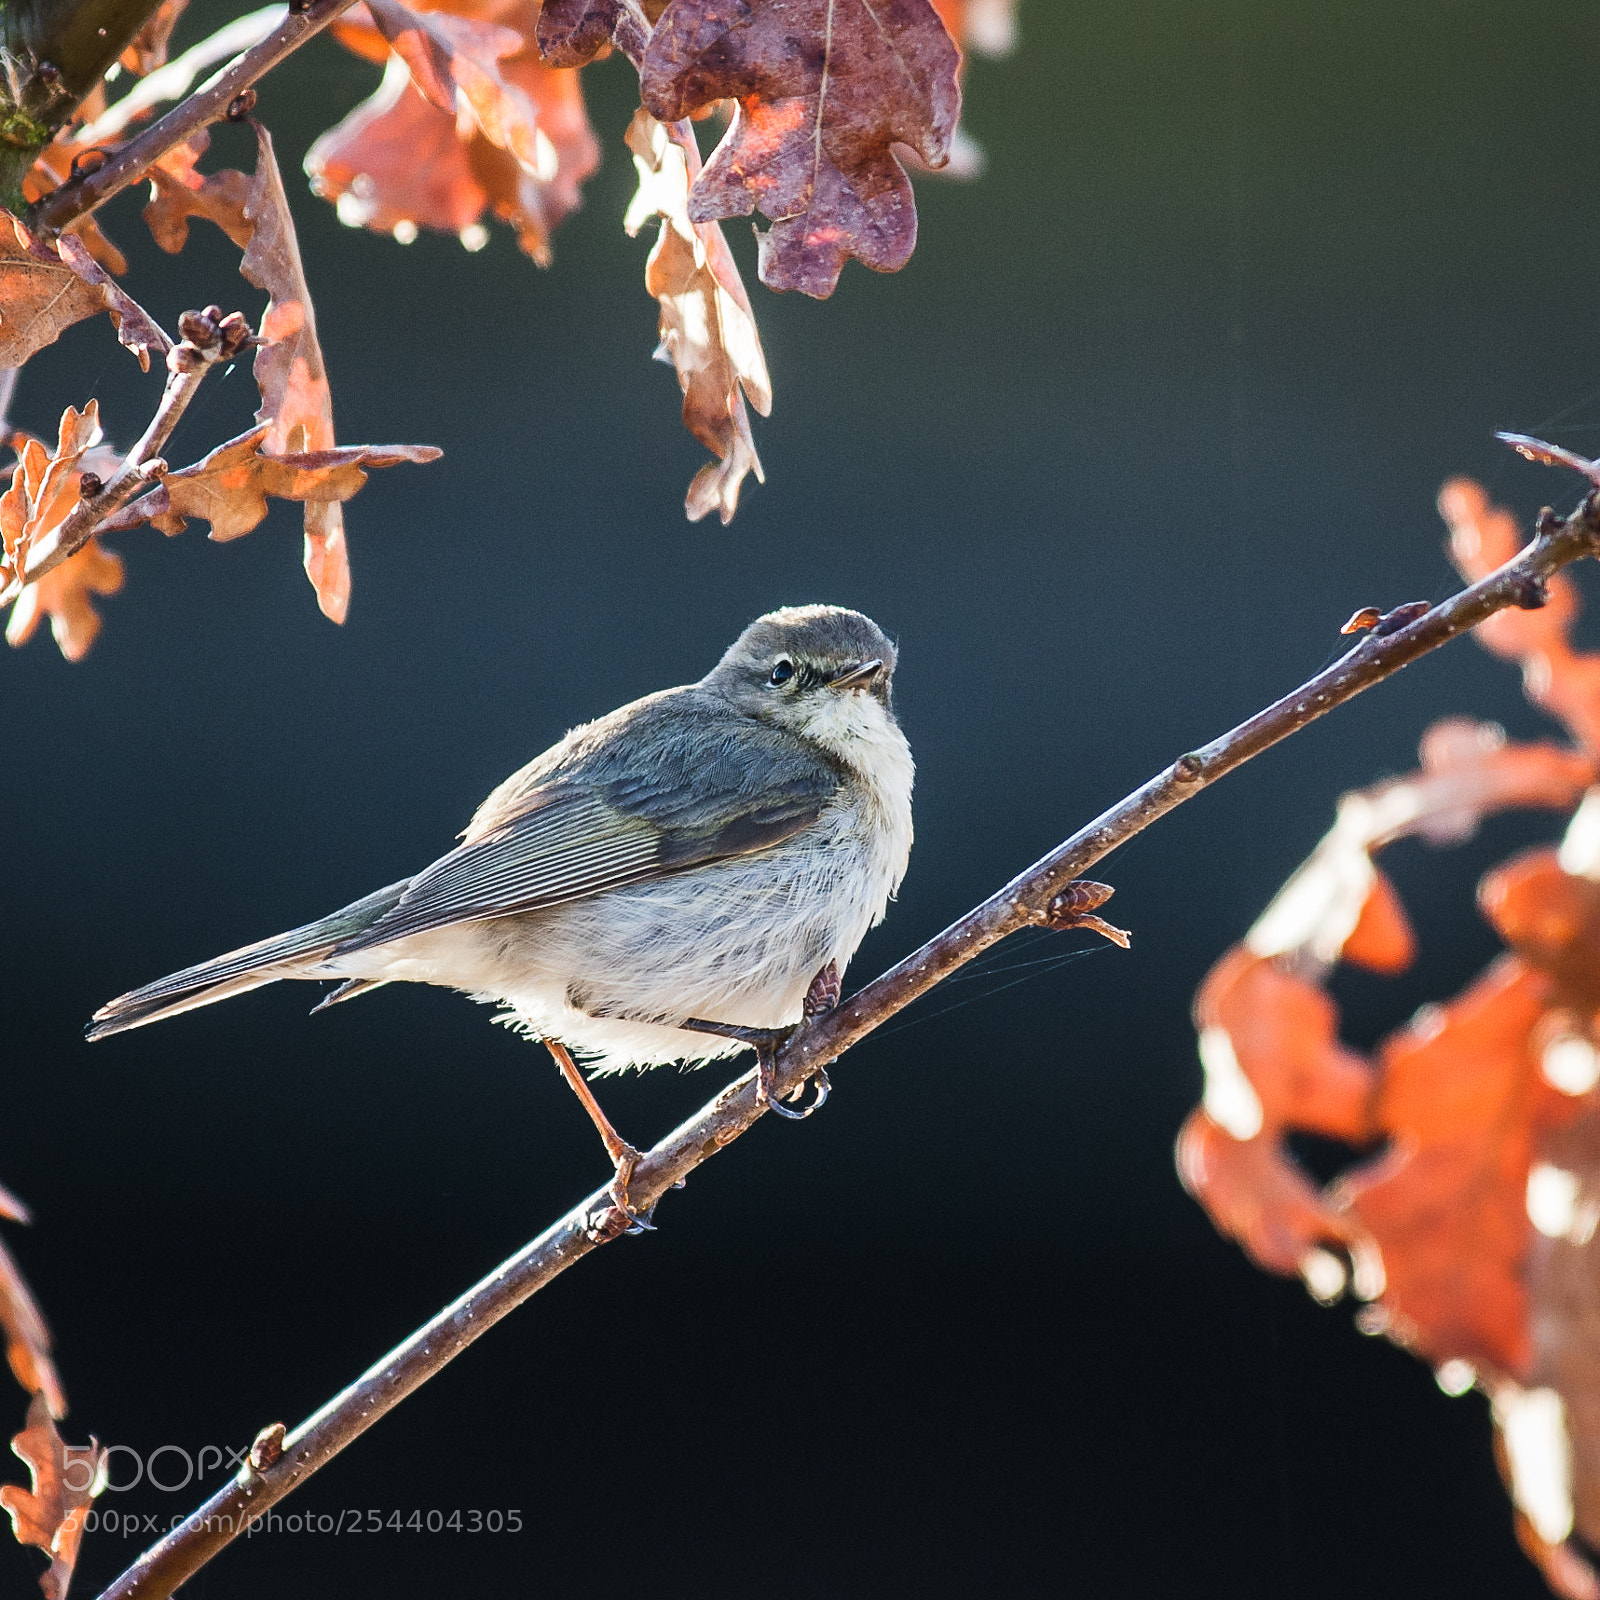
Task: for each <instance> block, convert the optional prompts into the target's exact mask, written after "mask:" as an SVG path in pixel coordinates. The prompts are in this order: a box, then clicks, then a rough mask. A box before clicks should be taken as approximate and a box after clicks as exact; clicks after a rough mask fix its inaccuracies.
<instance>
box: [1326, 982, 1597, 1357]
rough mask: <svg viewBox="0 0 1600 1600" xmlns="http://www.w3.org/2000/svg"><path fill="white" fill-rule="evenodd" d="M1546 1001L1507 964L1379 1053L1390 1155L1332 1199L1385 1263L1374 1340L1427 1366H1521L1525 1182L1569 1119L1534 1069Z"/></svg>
mask: <svg viewBox="0 0 1600 1600" xmlns="http://www.w3.org/2000/svg"><path fill="white" fill-rule="evenodd" d="M1549 1001H1550V986H1549V983H1548V981H1547V980H1546V979H1545V977H1544V976H1543V975H1542V974H1540V973H1539V972H1537V971H1535V970H1534V969H1533V968H1531V967H1529V966H1528V965H1527V964H1526V963H1525V962H1523V961H1521V960H1519V959H1518V958H1517V957H1516V956H1504V957H1502V958H1501V959H1500V960H1499V961H1497V962H1496V963H1495V964H1494V965H1493V966H1492V967H1491V968H1490V969H1489V971H1488V972H1486V973H1485V974H1484V975H1483V976H1482V977H1481V978H1480V979H1479V980H1478V981H1477V982H1476V983H1474V984H1472V985H1471V986H1470V987H1469V988H1468V989H1467V990H1466V991H1465V993H1463V994H1461V995H1459V996H1458V997H1457V998H1456V999H1455V1000H1453V1001H1451V1002H1450V1003H1449V1004H1448V1005H1446V1006H1442V1007H1437V1008H1430V1009H1429V1010H1427V1011H1426V1012H1424V1013H1423V1015H1422V1016H1421V1017H1420V1018H1419V1019H1418V1020H1417V1021H1416V1022H1414V1023H1413V1024H1412V1025H1411V1026H1410V1027H1407V1028H1404V1029H1402V1030H1401V1031H1400V1032H1399V1033H1397V1034H1395V1035H1394V1036H1393V1037H1391V1038H1390V1039H1389V1040H1387V1041H1386V1042H1385V1044H1384V1045H1383V1047H1382V1048H1381V1050H1380V1052H1379V1061H1380V1072H1381V1076H1382V1085H1381V1087H1380V1089H1379V1091H1378V1102H1377V1120H1378V1123H1379V1125H1380V1126H1381V1128H1382V1130H1383V1131H1384V1133H1386V1134H1387V1135H1388V1136H1389V1139H1390V1141H1391V1143H1390V1147H1389V1149H1388V1151H1387V1152H1386V1153H1385V1154H1384V1155H1382V1156H1381V1157H1379V1158H1378V1159H1377V1160H1376V1161H1374V1162H1372V1163H1370V1164H1368V1165H1366V1166H1364V1167H1361V1168H1358V1169H1356V1170H1355V1171H1353V1172H1350V1173H1347V1174H1346V1175H1345V1176H1344V1178H1343V1179H1341V1181H1340V1185H1339V1190H1338V1193H1339V1198H1340V1199H1341V1200H1342V1201H1343V1202H1344V1203H1345V1204H1347V1205H1348V1206H1349V1207H1350V1209H1351V1211H1352V1212H1353V1214H1354V1215H1355V1216H1357V1217H1358V1218H1359V1219H1360V1221H1361V1222H1362V1224H1363V1225H1364V1226H1365V1227H1366V1229H1367V1230H1368V1232H1369V1233H1371V1235H1372V1236H1373V1238H1374V1239H1375V1240H1376V1242H1377V1245H1378V1249H1379V1251H1380V1252H1381V1254H1382V1258H1383V1268H1384V1279H1385V1289H1384V1293H1383V1297H1382V1307H1383V1312H1384V1315H1385V1318H1386V1328H1385V1331H1387V1332H1388V1333H1389V1334H1390V1336H1391V1337H1392V1338H1394V1339H1396V1340H1398V1341H1399V1342H1400V1343H1402V1344H1404V1345H1406V1346H1407V1347H1408V1348H1410V1349H1413V1350H1415V1351H1417V1352H1418V1354H1420V1355H1422V1356H1424V1357H1425V1358H1426V1359H1427V1360H1429V1361H1430V1362H1432V1363H1433V1364H1434V1365H1435V1366H1438V1365H1440V1364H1442V1363H1444V1362H1446V1361H1465V1362H1467V1363H1469V1364H1470V1365H1471V1366H1472V1367H1474V1368H1475V1369H1477V1370H1479V1371H1487V1372H1489V1373H1492V1374H1495V1375H1497V1376H1506V1377H1511V1378H1513V1379H1522V1378H1525V1377H1526V1376H1527V1374H1528V1371H1529V1368H1530V1366H1531V1362H1532V1357H1533V1340H1532V1333H1531V1329H1530V1327H1529V1322H1528V1302H1527V1290H1526V1284H1525V1281H1524V1269H1525V1266H1526V1261H1527V1252H1528V1248H1529V1245H1530V1243H1531V1240H1532V1230H1531V1228H1530V1226H1529V1222H1528V1211H1527V1189H1528V1175H1529V1172H1530V1171H1531V1170H1532V1167H1533V1164H1534V1159H1535V1155H1536V1153H1537V1150H1538V1148H1539V1143H1540V1140H1541V1138H1542V1136H1543V1134H1544V1133H1545V1131H1546V1130H1547V1129H1549V1128H1553V1127H1557V1126H1560V1125H1561V1124H1562V1123H1563V1122H1564V1121H1568V1120H1570V1119H1571V1117H1572V1116H1573V1115H1574V1114H1575V1102H1574V1101H1573V1099H1572V1098H1571V1097H1570V1096H1567V1095H1564V1094H1562V1093H1561V1092H1560V1091H1559V1090H1557V1089H1555V1088H1553V1087H1552V1086H1551V1085H1550V1084H1549V1083H1548V1082H1547V1081H1546V1080H1545V1079H1544V1077H1543V1076H1542V1075H1541V1073H1540V1071H1539V1054H1538V1051H1537V1049H1536V1047H1535V1045H1536V1031H1537V1029H1538V1028H1539V1025H1540V1023H1541V1021H1542V1019H1543V1018H1544V1015H1545V1013H1546V1011H1547V1010H1548V1008H1549Z"/></svg>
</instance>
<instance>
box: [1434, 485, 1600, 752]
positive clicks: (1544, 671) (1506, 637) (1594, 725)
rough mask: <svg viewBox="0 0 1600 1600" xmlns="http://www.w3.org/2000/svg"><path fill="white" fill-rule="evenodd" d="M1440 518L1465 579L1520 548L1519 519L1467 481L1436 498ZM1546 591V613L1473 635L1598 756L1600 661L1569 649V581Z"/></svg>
mask: <svg viewBox="0 0 1600 1600" xmlns="http://www.w3.org/2000/svg"><path fill="white" fill-rule="evenodd" d="M1439 514H1440V516H1442V517H1443V518H1444V521H1445V525H1446V526H1447V527H1448V528H1449V530H1450V558H1451V560H1452V561H1454V562H1455V564H1456V567H1457V569H1458V570H1459V571H1460V572H1461V573H1462V575H1463V576H1464V577H1466V578H1468V579H1471V580H1474V581H1475V580H1476V579H1478V578H1481V577H1484V576H1485V575H1487V574H1488V573H1490V572H1493V571H1494V570H1495V569H1496V568H1497V567H1500V566H1503V565H1504V564H1505V563H1506V562H1507V561H1509V560H1510V559H1511V558H1512V557H1513V556H1514V555H1516V553H1517V551H1518V550H1520V549H1521V548H1522V542H1523V541H1522V537H1521V534H1520V533H1519V531H1518V528H1517V524H1516V519H1515V518H1514V517H1513V516H1512V515H1511V513H1510V512H1508V511H1506V510H1504V509H1502V508H1501V507H1498V506H1491V505H1490V504H1489V497H1488V496H1487V495H1486V494H1485V493H1484V491H1483V490H1482V488H1480V487H1479V486H1478V485H1477V484H1475V483H1473V482H1471V481H1470V480H1469V479H1466V478H1456V479H1453V480H1452V481H1451V482H1449V483H1447V484H1446V485H1445V486H1444V488H1443V489H1441V490H1440V491H1439ZM1546 587H1547V593H1548V599H1547V601H1546V603H1545V604H1544V605H1543V606H1542V607H1539V608H1537V609H1534V610H1528V611H1522V610H1511V611H1500V612H1497V613H1496V614H1495V615H1494V616H1492V617H1489V618H1488V619H1487V620H1485V621H1483V622H1480V623H1479V624H1478V626H1477V628H1476V629H1475V630H1474V632H1475V633H1476V635H1477V637H1478V641H1479V643H1481V644H1483V645H1485V646H1486V647H1487V648H1488V649H1490V650H1492V651H1493V652H1494V653H1495V654H1496V655H1497V656H1503V657H1505V658H1506V659H1508V660H1512V661H1517V662H1520V663H1521V666H1522V686H1523V689H1524V691H1525V693H1526V694H1527V696H1528V698H1529V699H1530V700H1531V701H1532V702H1533V703H1534V704H1535V705H1536V706H1539V707H1540V708H1541V709H1543V710H1545V711H1548V712H1549V713H1550V714H1551V715H1552V716H1554V717H1556V718H1558V719H1559V720H1560V721H1561V722H1563V723H1565V724H1566V726H1567V728H1568V729H1569V730H1570V732H1571V733H1572V735H1573V737H1574V738H1575V739H1577V741H1578V742H1579V743H1580V744H1581V745H1582V746H1583V747H1584V749H1586V750H1588V751H1589V752H1590V753H1591V754H1593V755H1600V655H1591V654H1581V653H1579V652H1578V651H1575V650H1574V649H1573V648H1572V644H1571V639H1570V630H1571V628H1572V624H1573V623H1574V622H1575V621H1576V620H1577V616H1578V610H1579V600H1578V591H1577V587H1576V585H1574V583H1573V582H1572V579H1571V578H1570V577H1568V576H1567V574H1566V573H1564V572H1558V573H1556V574H1555V576H1553V577H1552V578H1551V579H1550V580H1549V583H1548V585H1547V586H1546Z"/></svg>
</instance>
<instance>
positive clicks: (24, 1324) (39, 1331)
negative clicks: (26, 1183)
mask: <svg viewBox="0 0 1600 1600" xmlns="http://www.w3.org/2000/svg"><path fill="white" fill-rule="evenodd" d="M0 1217H6V1218H8V1219H9V1220H10V1221H12V1222H28V1221H29V1220H31V1219H30V1218H29V1216H28V1208H27V1207H26V1206H25V1205H23V1203H22V1202H21V1201H20V1200H19V1199H17V1197H16V1196H15V1195H14V1194H12V1193H11V1192H10V1190H8V1189H5V1188H3V1187H0ZM0 1332H3V1333H4V1334H5V1340H6V1360H7V1361H8V1362H9V1363H10V1366H11V1370H12V1372H13V1373H14V1374H15V1375H16V1379H17V1382H18V1383H20V1384H21V1385H22V1387H23V1388H24V1389H26V1390H27V1391H28V1393H29V1394H37V1395H42V1396H43V1397H44V1403H45V1408H46V1409H47V1410H48V1411H49V1413H50V1415H51V1416H53V1417H64V1416H65V1415H66V1414H67V1397H66V1394H65V1392H64V1391H63V1389H62V1387H61V1378H60V1376H59V1374H58V1373H57V1372H56V1368H55V1363H54V1362H53V1361H52V1360H51V1359H50V1329H49V1327H48V1325H47V1324H46V1323H45V1320H44V1313H43V1312H42V1311H40V1309H39V1303H38V1301H37V1300H35V1299H34V1297H33V1291H32V1290H30V1289H29V1288H28V1284H27V1280H26V1279H24V1277H23V1276H22V1270H21V1268H19V1267H18V1266H17V1263H16V1261H15V1259H14V1258H13V1257H12V1254H11V1252H10V1251H9V1250H7V1249H6V1247H5V1244H4V1243H3V1242H0Z"/></svg>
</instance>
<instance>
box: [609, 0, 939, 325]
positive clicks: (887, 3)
mask: <svg viewBox="0 0 1600 1600" xmlns="http://www.w3.org/2000/svg"><path fill="white" fill-rule="evenodd" d="M959 64H960V54H959V52H958V51H957V50H956V47H955V45H954V44H953V43H952V42H951V39H950V36H949V34H948V33H946V32H945V28H944V24H943V23H942V22H940V20H939V17H938V14H937V13H936V12H935V11H934V9H933V7H932V6H931V5H930V4H929V3H928V0H768V3H766V4H751V3H750V0H672V3H671V4H670V5H669V6H668V7H667V9H666V10H665V11H664V12H663V13H662V15H661V19H660V21H659V22H658V23H657V24H656V26H655V29H654V31H653V32H652V34H651V36H650V42H649V45H648V46H647V47H646V50H645V53H644V63H643V67H642V68H641V71H640V89H641V93H642V96H643V99H644V103H645V106H646V108H647V109H648V110H649V111H650V113H651V114H652V115H653V116H655V117H657V118H659V119H660V120H661V121H663V122H677V121H679V120H680V119H682V118H683V117H687V116H690V115H692V114H693V113H695V112H697V111H699V110H701V109H703V108H704V107H706V106H708V105H710V104H712V103H714V102H715V101H718V100H724V99H732V100H735V101H737V103H738V107H737V110H736V112H735V114H734V117H733V121H732V122H731V123H730V124H729V127H728V131H727V133H726V134H725V135H724V136H723V138H722V141H721V143H720V144H719V145H718V146H717V148H716V150H715V151H714V152H713V153H712V156H711V159H710V160H709V161H708V162H707V163H706V166H705V170H704V171H703V172H702V173H701V174H700V177H699V178H698V179H697V180H696V182H695V185H694V188H693V190H692V191H691V192H690V196H689V215H690V217H691V219H692V220H694V221H696V222H712V221H717V220H720V219H725V218H728V217H736V216H748V215H749V214H750V212H751V211H753V210H754V209H756V208H757V207H758V206H759V208H760V209H761V211H762V212H763V213H764V214H765V215H766V216H768V217H769V218H771V219H772V224H773V225H772V227H771V229H770V230H769V231H768V232H766V233H765V234H763V235H761V243H760V262H761V268H760V270H761V281H762V282H763V283H765V284H768V285H769V286H770V287H772V288H774V289H798V290H800V291H801V292H802V293H804V294H809V295H812V296H815V297H816V298H818V299H826V298H827V296H828V295H830V294H832V293H833V290H834V287H835V285H836V284H837V283H838V281H839V274H840V272H841V271H842V270H843V268H844V263H845V261H846V260H847V259H848V258H849V257H851V256H854V257H855V258H856V259H857V260H859V261H861V262H863V263H864V264H865V265H867V266H869V267H872V268H874V269H875V270H876V271H879V272H894V271H897V270H898V269H899V268H900V267H903V266H904V265H905V264H906V261H907V260H908V259H909V258H910V256H911V252H912V249H913V248H914V247H915V245H916V239H917V213H916V205H915V202H914V200H913V198H912V193H911V183H910V180H909V179H908V178H907V177H906V174H905V170H904V169H903V168H902V167H901V165H900V163H899V161H898V160H896V159H895V156H894V153H893V147H894V146H895V145H896V144H902V145H907V146H909V147H910V148H911V149H912V150H914V151H915V152H916V153H917V155H918V157H919V158H920V159H921V160H922V161H923V162H924V163H925V164H926V165H928V166H930V167H942V166H943V165H944V164H945V162H946V161H947V160H948V158H949V154H950V140H951V137H952V135H953V134H954V132H955V127H956V121H957V118H958V117H959V115H960V110H961V90H960V87H959V84H958V82H957V68H958V66H959Z"/></svg>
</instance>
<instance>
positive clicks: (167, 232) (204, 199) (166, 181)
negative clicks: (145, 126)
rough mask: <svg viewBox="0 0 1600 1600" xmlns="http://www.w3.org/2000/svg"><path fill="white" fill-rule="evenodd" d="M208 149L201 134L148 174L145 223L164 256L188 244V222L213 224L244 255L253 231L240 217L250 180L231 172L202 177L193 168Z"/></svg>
mask: <svg viewBox="0 0 1600 1600" xmlns="http://www.w3.org/2000/svg"><path fill="white" fill-rule="evenodd" d="M210 147H211V135H210V134H209V133H207V132H206V130H205V129H204V128H200V129H198V130H197V131H196V132H194V133H191V134H190V135H189V137H188V139H187V140H186V141H185V142H184V143H183V144H178V145H174V146H173V147H172V148H171V149H170V150H168V151H167V152H166V154H164V155H163V156H162V157H161V158H160V159H159V160H158V161H157V162H156V164H155V165H154V166H153V167H151V168H150V170H149V171H148V172H146V174H145V176H146V177H147V178H148V179H149V180H150V200H149V203H148V204H147V205H146V206H145V208H144V220H145V223H146V225H147V226H148V227H149V229H150V233H151V235H152V237H153V238H154V239H155V241H156V243H157V244H158V245H160V246H161V248H162V249H163V250H165V251H166V252H167V254H168V255H176V254H177V253H178V252H179V251H180V250H182V249H183V247H184V245H186V244H187V243H188V242H189V219H190V218H191V217H203V218H204V219H205V220H206V221H207V222H213V223H215V224H216V225H217V227H219V228H221V229H222V231H223V232H224V233H225V234H227V236H228V237H229V238H230V239H231V240H232V241H233V242H234V244H236V245H238V247H239V248H240V249H241V250H242V249H243V248H244V247H245V246H246V245H247V244H248V243H249V242H250V233H251V227H250V223H249V221H248V220H247V219H246V217H245V214H244V206H245V200H246V198H247V197H248V195H249V193H250V179H249V178H247V177H246V176H245V175H244V173H242V172H235V171H233V170H232V169H231V168H229V169H225V170H224V171H222V172H213V173H209V174H208V173H202V172H198V171H196V170H195V163H196V162H197V161H198V160H199V159H200V157H201V156H203V155H204V154H205V153H206V151H207V150H208V149H209V148H210Z"/></svg>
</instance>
